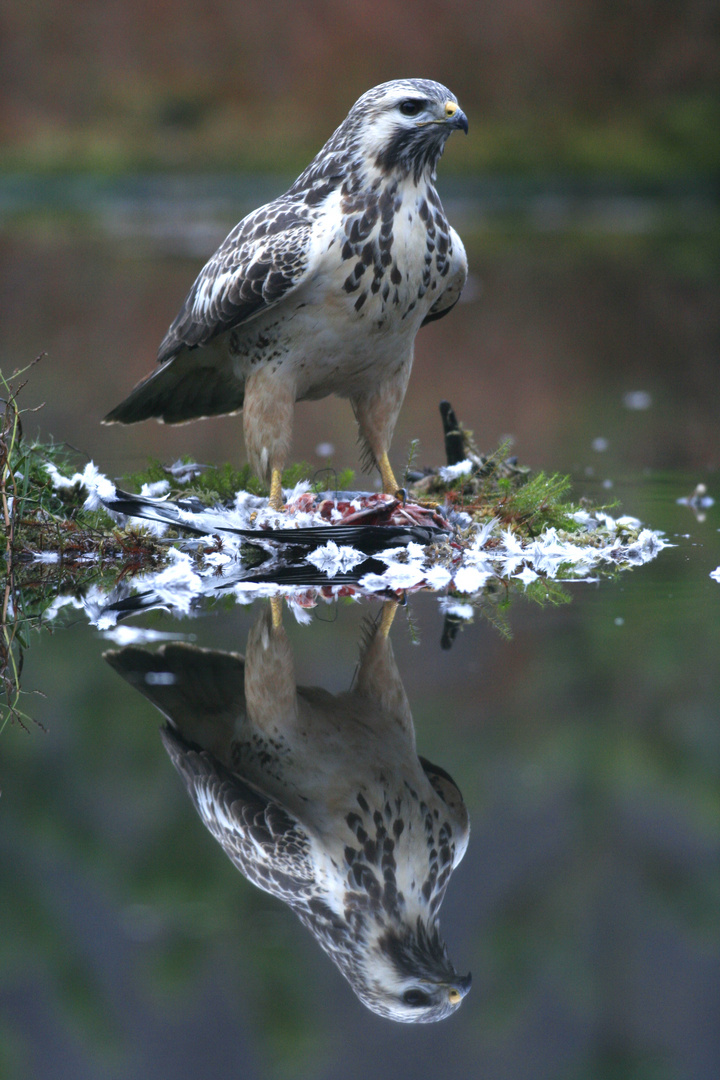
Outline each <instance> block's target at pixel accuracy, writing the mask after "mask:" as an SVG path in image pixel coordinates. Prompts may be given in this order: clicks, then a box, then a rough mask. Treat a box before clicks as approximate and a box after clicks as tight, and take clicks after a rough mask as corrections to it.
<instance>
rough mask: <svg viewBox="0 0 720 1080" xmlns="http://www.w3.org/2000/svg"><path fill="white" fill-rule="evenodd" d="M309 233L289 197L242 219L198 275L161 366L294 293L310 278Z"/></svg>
mask: <svg viewBox="0 0 720 1080" xmlns="http://www.w3.org/2000/svg"><path fill="white" fill-rule="evenodd" d="M311 228H312V224H311V221H310V220H309V218H308V211H307V207H306V206H304V205H303V204H297V203H295V202H293V201H291V200H289V199H287V198H286V197H283V198H280V199H277V200H276V201H275V202H273V203H269V204H268V205H267V206H261V207H260V209H259V210H256V211H254V213H252V214H249V215H248V216H247V217H246V218H244V219H243V220H242V221H241V222H240V224H239V225H237V226H236V227H235V228H234V229H233V230H232V232H231V233H230V234H229V236H228V237H227V238H226V239H225V240H224V241H223V243H222V244H221V245H220V247H219V248H218V250H217V251H216V252H215V254H214V255H213V257H212V258H211V259H210V261H209V262H208V263H207V264H206V265H205V266H204V267H203V269H202V270H201V271H200V273H199V275H198V277H197V279H196V280H195V283H194V285H193V287H192V289H191V290H190V292H189V293H188V295H187V297H186V299H185V303H184V304H183V306H182V308H181V309H180V312H179V313H178V316H177V318H176V319H175V321H174V322H173V324H172V326H171V327H170V329H169V330H168V332H167V334H166V335H165V337H164V339H163V341H162V344H161V345H160V348H159V350H158V361H159V362H160V363H165V362H166V361H167V360H170V359H172V357H173V356H175V355H176V354H177V353H178V352H180V350H181V349H182V348H194V347H195V346H197V345H205V344H207V343H208V342H209V341H211V340H212V339H213V338H215V337H217V336H218V334H223V333H225V331H227V330H232V329H233V328H234V327H236V326H239V325H240V324H241V323H244V322H246V321H247V320H248V319H251V318H253V316H255V315H257V314H259V312H261V311H264V310H267V309H268V308H270V307H273V306H274V305H275V304H277V303H278V301H280V300H282V299H284V298H285V297H286V296H287V295H288V294H289V293H291V292H293V290H294V289H296V288H297V287H298V285H299V284H300V283H301V282H302V281H303V279H304V278H305V276H306V275H307V273H308V249H309V242H310V236H311Z"/></svg>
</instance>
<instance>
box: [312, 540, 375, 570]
mask: <svg viewBox="0 0 720 1080" xmlns="http://www.w3.org/2000/svg"><path fill="white" fill-rule="evenodd" d="M366 559H367V555H363V553H362V552H361V551H357V550H356V549H355V548H353V547H348V546H347V545H345V544H341V545H340V546H339V547H338V545H337V544H336V543H335V542H334V541H333V540H328V542H327V544H323V545H322V547H319V548H316V549H315V551H311V552H310V554H309V555H308V556H307V561H308V562H309V563H311V564H312V565H313V566H316V567H317V569H318V570H322V571H323V573H325V574H327V576H328V577H335V575H336V574H341V573H343V574H344V573H347V572H348V571H349V570H352V568H353V567H354V566H357V565H358V563H361V562H365V560H366Z"/></svg>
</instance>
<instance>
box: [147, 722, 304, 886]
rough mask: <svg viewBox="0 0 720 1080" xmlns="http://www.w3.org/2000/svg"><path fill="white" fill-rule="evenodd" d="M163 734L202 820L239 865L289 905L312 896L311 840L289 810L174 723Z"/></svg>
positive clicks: (227, 853) (248, 875) (235, 863)
mask: <svg viewBox="0 0 720 1080" xmlns="http://www.w3.org/2000/svg"><path fill="white" fill-rule="evenodd" d="M161 735H162V740H163V743H164V744H165V749H166V750H167V752H168V755H169V757H170V759H171V761H172V763H173V765H174V766H175V768H176V769H177V771H178V772H179V773H180V775H181V776H182V778H183V780H184V781H185V786H186V788H187V790H188V794H189V795H190V798H191V799H192V801H193V803H194V804H195V808H196V809H197V812H198V814H199V815H200V817H201V818H202V821H203V824H204V825H205V826H206V828H207V829H208V831H209V832H210V833H211V834H212V835H213V836H214V837H215V839H216V840H217V841H218V843H219V844H220V845H221V846H222V847H223V849H224V851H225V854H226V855H227V856H228V858H229V859H230V860H231V861H232V862H233V863H234V865H235V866H236V867H237V868H238V870H240V872H241V873H242V874H244V875H245V877H246V878H248V880H249V881H251V882H252V883H253V884H254V885H257V886H258V887H259V888H261V889H264V890H265V892H269V893H272V894H273V896H277V897H278V898H279V899H280V900H284V901H285V902H286V903H288V904H297V903H299V902H300V903H301V902H302V901H303V900H304V899H306V898H307V897H308V896H310V895H311V894H312V893H313V892H314V889H315V875H314V870H313V864H312V858H311V852H310V841H309V838H308V836H307V834H306V832H305V831H304V829H303V827H302V825H301V824H300V822H299V821H298V820H297V819H296V818H295V817H294V816H293V815H292V814H291V813H290V811H289V810H287V809H286V808H285V807H284V806H282V804H280V803H278V802H275V801H273V799H271V798H270V797H269V796H267V795H265V794H264V793H263V792H262V791H260V790H259V789H258V788H256V787H254V786H253V785H252V784H249V783H247V782H246V781H244V780H243V779H242V778H241V777H239V776H237V775H236V774H235V773H231V772H230V771H229V770H228V769H226V768H225V767H224V766H223V765H222V764H221V763H220V762H219V761H218V760H217V759H216V758H215V757H214V756H213V755H212V754H210V753H208V751H206V750H201V749H200V748H199V747H197V746H194V745H193V744H191V743H189V742H187V741H186V740H185V739H183V738H182V736H180V735H179V734H178V733H177V732H176V731H174V730H173V729H172V728H169V727H166V728H163V730H162V732H161Z"/></svg>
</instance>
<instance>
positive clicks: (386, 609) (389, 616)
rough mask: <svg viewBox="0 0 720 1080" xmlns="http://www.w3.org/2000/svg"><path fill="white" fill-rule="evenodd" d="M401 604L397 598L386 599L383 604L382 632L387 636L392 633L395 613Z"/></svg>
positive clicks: (380, 630)
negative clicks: (397, 601)
mask: <svg viewBox="0 0 720 1080" xmlns="http://www.w3.org/2000/svg"><path fill="white" fill-rule="evenodd" d="M399 606H400V605H399V604H398V603H396V601H395V600H386V601H385V602H384V604H383V606H382V614H381V615H380V627H379V632H380V634H381V635H382V636H383V637H384V638H386V637H387V636H388V634H389V633H390V627H391V626H392V624H393V619H394V618H395V613H396V612H397V609H398V607H399Z"/></svg>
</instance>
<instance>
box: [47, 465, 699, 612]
mask: <svg viewBox="0 0 720 1080" xmlns="http://www.w3.org/2000/svg"><path fill="white" fill-rule="evenodd" d="M466 467H467V468H468V470H469V468H471V467H472V463H471V462H461V463H460V464H459V465H457V466H450V467H449V468H450V469H453V470H455V472H454V474H453V476H454V477H456V476H457V475H463V472H462V470H464V469H465V468H466ZM47 469H48V473H49V475H50V477H51V480H52V482H53V484H54V485H55V486H56V487H60V488H61V487H74V486H75V485H76V484H80V485H81V486H83V487H85V488H86V490H87V493H88V495H87V500H86V504H85V505H86V506H88V507H94V506H96V505H100V500H101V499H103V498H108V499H112V498H113V497H114V496H115V486H114V485H113V484H112V482H111V481H110V480H108V479H107V477H104V476H103V475H102V474H101V473H100V472H99V471H98V470H97V468H96V467H95V465H94V464H92V462H91V463H90V464H89V465H86V466H85V469H84V470H83V472H82V473H75V474H74V475H73V476H72V477H63V476H62V475H61V474H60V473H59V472H58V470H57V468H56V467H55V466H53V465H48V466H47ZM166 490H167V481H160V482H159V483H158V484H156V485H148V486H147V494H148V501H147V503H146V504H143V507H142V509H143V511H144V512H145V511H146V512H147V514H148V515H150V516H151V517H154V518H155V520H151V521H148V520H147V518H144V519H143V520H142V521H139V520H138V519H134V518H133V519H129V520H130V521H131V522H133V523H135V522H136V521H137V523H138V524H142V526H143V527H145V528H148V527H151V528H153V530H154V531H156V532H157V533H158V534H162V533H163V532H165V531H166V530H167V529H168V528H171V527H172V526H173V525H176V524H177V525H182V524H188V525H190V524H191V525H192V526H193V528H194V529H195V530H197V531H198V532H201V533H204V534H205V535H200V536H195V537H194V538H193V539H187V540H174V541H168V559H169V563H168V564H166V565H165V566H163V567H162V568H160V569H158V570H156V571H150V572H145V573H142V574H139V575H137V576H136V577H134V578H132V579H131V581H130V582H129V583H127V582H126V583H123V585H122V588H120V589H119V590H115V591H113V590H109V591H108V592H106V593H103V592H102V590H101V589H99V588H97V587H93V588H92V589H90V590H88V592H87V593H86V595H85V598H84V600H83V601H82V604H83V606H84V608H85V610H86V612H87V614H88V617H89V618H90V619H91V621H92V622H94V623H95V625H97V626H99V627H101V628H108V627H111V626H113V625H114V623H115V622H116V621H117V618H118V611H120V610H122V611H123V612H125V613H126V612H127V610H128V608H127V599H128V597H132V596H134V597H136V598H140V600H141V601H142V602H140V600H138V603H137V604H136V610H141V609H144V608H146V607H158V606H161V607H166V608H168V609H169V610H171V611H175V612H177V613H181V614H190V613H191V611H192V605H193V602H194V601H195V600H196V599H198V598H199V597H202V596H210V595H217V594H218V593H219V592H222V593H223V594H224V595H230V596H234V598H235V601H236V602H237V603H239V604H246V603H249V602H251V601H252V600H254V599H256V598H258V597H261V596H273V595H277V594H278V593H282V594H283V595H284V596H286V597H289V598H290V600H291V603H292V605H293V611H294V613H295V616H296V618H297V619H298V620H299V621H301V622H306V621H308V619H309V618H310V615H309V614H308V610H309V608H310V607H312V605H313V604H314V603H316V602H318V600H317V598H318V597H320V596H321V598H322V600H323V601H327V602H330V600H331V599H332V597H333V596H334V595H336V591H335V590H336V589H341V588H343V587H345V586H341V585H336V584H335V583H333V578H335V577H337V576H338V575H343V576H344V577H345V578H347V575H348V574H351V573H352V571H353V570H354V569H355V568H356V567H358V566H359V565H360V564H362V563H363V562H364V561H365V560H366V559H367V558H368V556H367V555H366V554H364V553H363V552H361V551H359V550H358V549H356V548H354V547H352V546H350V545H348V544H340V543H337V542H336V541H334V540H332V539H330V540H327V539H326V535H325V536H323V542H322V543H318V545H317V547H316V548H314V550H310V551H309V552H308V553H307V554H306V555H305V556H304V558H302V559H301V560H300V562H299V564H297V565H300V566H302V565H308V564H309V565H311V566H313V567H315V568H316V569H317V570H318V571H320V572H321V573H322V574H324V575H326V577H327V579H328V584H327V585H326V586H323V588H322V590H321V591H320V592H319V591H318V590H314V591H313V590H312V589H311V590H310V593H311V596H310V599H308V597H307V590H304V589H302V588H300V587H297V588H293V587H291V586H285V585H283V586H280V585H279V584H276V583H273V582H272V572H273V567H275V566H280V565H282V566H283V567H285V568H287V566H288V564H287V562H283V558H284V556H283V551H284V549H283V548H282V547H281V546H278V545H277V544H274V543H273V542H272V541H269V540H267V539H265V538H263V526H272V527H278V526H279V527H282V528H284V529H292V528H297V527H304V528H308V527H314V526H319V525H322V526H324V527H327V525H328V515H329V518H330V520H331V521H335V520H336V519H337V518H339V517H340V516H341V515H340V514H339V513H338V512H337V511H336V510H335V509H334V508H333V507H330V508H328V505H327V503H325V504H324V512H323V513H322V514H321V513H320V512H319V510H318V506H317V500H316V499H315V497H314V496H313V495H312V494H311V493H309V490H308V485H307V484H305V483H302V484H299V485H297V486H296V487H295V488H294V489H293V490H292V491H288V492H286V493H285V494H286V497H287V499H288V503H289V508H288V509H287V510H286V511H284V512H283V513H279V512H277V511H272V510H270V509H269V508H268V504H267V499H263V498H260V497H259V496H255V495H250V494H249V493H247V492H238V494H237V495H236V497H235V501H234V504H233V505H232V507H229V508H226V507H219V506H218V507H205V506H203V505H202V504H201V503H200V502H198V501H197V500H193V499H188V500H182V499H180V500H178V501H177V502H175V503H173V502H170V503H168V502H165V501H164V500H163V499H162V498H157V496H158V495H161V494H163V493H165V492H166ZM153 496H155V497H156V501H153V498H152V497H153ZM351 507H352V508H354V509H357V510H360V509H362V508H363V505H362V503H361V501H360V500H355V501H354V502H353V503H351ZM133 509H135V507H133ZM114 516H119V515H114ZM572 516H573V518H574V522H575V525H576V526H577V528H576V529H575V530H574V531H568V532H566V531H562V530H558V529H556V528H548V529H545V530H544V531H543V532H542V533H540V534H539V535H538V536H535V537H527V536H522V535H520V534H519V533H518V532H515V531H513V530H512V529H511V528H509V527H505V528H501V527H500V522H499V521H498V520H497V519H495V518H493V519H490V520H489V521H485V522H482V523H474V522H473V521H472V519H471V518H470V516H469V515H468V514H466V513H463V512H456V511H452V512H451V513H450V517H449V521H450V525H451V530H452V531H450V532H447V533H443V532H438V534H437V542H436V543H435V544H430V545H428V546H424V545H422V544H419V543H416V542H411V543H408V544H407V545H402V546H394V547H389V548H387V549H385V550H384V551H381V552H379V553H375V554H374V555H373V556H372V558H373V559H374V560H375V562H376V563H380V564H383V565H382V566H381V567H380V568H377V569H375V570H374V571H373V572H372V573H366V574H364V575H363V576H361V577H360V579H359V581H358V582H357V584H356V585H354V586H353V587H354V588H356V589H358V590H359V592H364V593H388V592H395V593H397V592H400V591H402V590H412V589H418V588H423V589H430V590H434V591H437V592H439V591H441V590H442V591H444V592H449V593H450V594H454V595H455V596H458V595H459V596H462V597H463V598H470V597H477V596H479V595H480V594H481V593H482V592H483V590H485V589H486V588H487V586H488V585H489V584H491V583H492V582H498V581H503V582H504V583H505V584H506V586H509V584H510V583H512V585H513V586H514V587H515V588H524V589H527V588H529V587H530V586H532V585H533V583H534V582H536V581H537V580H538V578H545V579H550V580H556V581H568V580H572V581H591V580H597V576H598V574H599V573H601V572H602V570H603V568H605V570H614V569H622V568H626V567H631V566H639V565H642V564H643V563H646V562H649V561H650V560H651V559H654V558H655V557H656V556H657V555H658V553H659V552H660V551H661V550H662V549H663V548H664V547H666V546H668V544H667V541H666V540H665V538H664V537H663V536H662V535H661V534H660V533H657V532H654V531H653V530H651V529H647V528H643V527H642V525H641V523H640V522H639V521H638V520H637V518H634V517H630V516H627V515H626V516H622V517H619V518H613V517H612V516H611V515H610V514H608V513H606V512H604V511H595V512H591V511H587V510H580V511H577V512H576V513H574V514H573V515H572ZM124 520H126V521H127V520H128V519H124ZM233 529H234V530H237V529H243V530H247V529H252V530H253V532H254V533H255V534H256V536H253V542H254V543H256V545H259V546H261V547H262V548H264V549H265V551H266V552H267V554H268V556H269V561H268V562H266V563H264V564H263V570H264V571H265V576H266V577H267V578H268V579H270V580H267V581H264V582H256V581H249V580H244V579H245V578H246V577H248V576H249V575H250V574H251V573H252V570H251V569H250V568H249V567H248V566H247V565H246V563H245V561H244V548H243V546H242V545H243V544H244V543H245V538H244V537H242V536H239V535H237V534H236V533H234V532H232V531H228V530H233ZM256 537H257V539H256ZM218 538H221V539H218ZM173 545H174V546H173ZM711 577H713V579H714V580H717V581H720V567H718V569H717V570H715V571H713V573H712V574H711ZM321 594H322V595H321ZM293 597H294V598H295V599H293ZM119 602H122V603H124V604H125V606H124V607H122V606H120V607H118V603H119ZM63 603H74V604H75V606H78V604H77V602H76V601H71V600H65V601H62V600H61V598H58V600H57V601H56V602H55V604H54V605H52V607H51V609H50V611H49V613H46V618H54V617H55V615H56V614H57V612H58V611H59V610H60V608H61V607H62V605H63ZM458 603H459V608H462V609H463V610H464V609H465V608H468V607H471V605H469V604H468V603H466V602H464V601H462V602H458Z"/></svg>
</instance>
